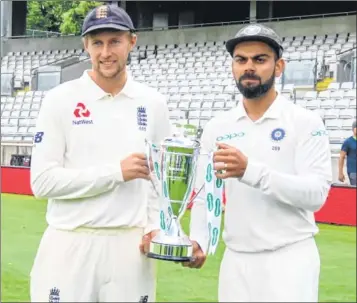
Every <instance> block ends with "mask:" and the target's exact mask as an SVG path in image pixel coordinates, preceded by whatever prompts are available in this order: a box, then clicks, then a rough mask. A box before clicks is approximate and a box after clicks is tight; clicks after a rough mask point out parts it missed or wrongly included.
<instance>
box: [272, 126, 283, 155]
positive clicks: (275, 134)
mask: <svg viewBox="0 0 357 303" xmlns="http://www.w3.org/2000/svg"><path fill="white" fill-rule="evenodd" d="M285 137H286V131H285V129H283V128H281V127H278V128H275V129H273V131H272V132H271V134H270V138H271V140H272V141H273V143H274V145H273V146H272V150H275V151H279V150H280V144H279V143H280V142H281V141H282V140H284V139H285Z"/></svg>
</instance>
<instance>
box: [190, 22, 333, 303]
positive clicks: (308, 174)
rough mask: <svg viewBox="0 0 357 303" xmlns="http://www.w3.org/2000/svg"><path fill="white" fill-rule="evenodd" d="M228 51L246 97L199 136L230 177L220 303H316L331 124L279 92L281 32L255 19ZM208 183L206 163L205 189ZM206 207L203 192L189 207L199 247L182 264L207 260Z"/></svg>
mask: <svg viewBox="0 0 357 303" xmlns="http://www.w3.org/2000/svg"><path fill="white" fill-rule="evenodd" d="M226 48H227V50H228V52H229V53H230V54H231V56H232V58H233V62H232V69H233V75H234V78H235V80H236V82H237V87H238V89H239V90H240V92H241V93H242V95H243V96H242V98H241V100H240V101H239V103H238V105H237V107H236V108H233V109H232V110H230V111H228V112H225V113H223V114H222V115H220V116H217V117H215V118H213V119H212V120H211V121H210V122H208V124H207V125H206V126H205V128H204V131H203V134H202V138H201V144H202V152H203V153H206V152H209V151H211V150H213V149H214V148H215V147H218V148H219V149H218V150H217V151H216V152H215V153H214V163H215V165H214V168H215V169H216V170H217V173H216V176H217V177H218V178H221V179H224V180H225V191H226V207H225V220H224V231H223V240H224V242H225V244H226V250H225V253H224V257H223V260H222V262H221V267H220V274H219V286H218V297H219V301H220V302H283V301H284V302H317V301H318V286H319V273H320V258H319V252H318V249H317V247H316V244H315V240H314V235H315V234H316V233H317V232H318V228H317V226H316V224H315V220H314V212H315V211H317V210H318V209H320V208H321V207H322V205H323V204H324V202H325V200H326V198H327V195H328V192H329V189H330V184H331V179H332V169H331V155H330V149H329V138H328V136H327V133H326V130H325V127H324V124H323V121H322V119H321V118H320V117H319V115H317V114H315V113H313V112H312V111H309V110H306V109H304V108H301V107H299V106H297V105H295V104H293V102H292V101H290V100H288V99H286V98H285V97H284V96H282V95H281V94H280V93H277V92H276V90H275V88H274V80H275V77H279V76H281V74H282V72H283V70H284V61H283V60H282V59H281V56H282V47H281V40H280V38H279V37H278V36H277V35H276V33H275V32H273V31H272V30H271V29H269V28H267V27H265V26H263V25H260V24H256V25H249V26H247V27H245V28H243V29H242V30H241V31H239V32H238V34H237V35H236V37H235V38H234V39H232V40H230V41H228V42H227V44H226ZM201 159H204V158H203V157H202V158H201ZM201 162H202V160H201ZM200 165H204V163H201V164H200ZM219 170H223V171H221V172H219ZM203 183H204V169H203V168H202V167H201V168H199V169H198V175H197V187H199V186H200V185H202V184H203ZM205 207H206V206H205V192H204V190H203V191H201V193H200V195H199V198H198V199H197V200H196V201H195V203H194V204H193V208H192V213H191V227H190V229H191V232H190V237H191V239H192V241H194V243H198V244H199V249H196V252H195V253H196V259H195V260H194V261H193V262H191V263H189V264H184V265H186V266H189V267H195V268H199V267H201V266H202V265H203V263H204V261H205V254H206V251H207V246H208V243H209V241H210V239H208V233H207V226H206V224H207V223H206V210H205Z"/></svg>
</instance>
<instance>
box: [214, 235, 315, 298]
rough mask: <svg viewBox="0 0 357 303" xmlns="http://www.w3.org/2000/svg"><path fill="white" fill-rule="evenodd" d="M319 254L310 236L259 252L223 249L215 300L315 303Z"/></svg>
mask: <svg viewBox="0 0 357 303" xmlns="http://www.w3.org/2000/svg"><path fill="white" fill-rule="evenodd" d="M319 275H320V257H319V252H318V249H317V246H316V243H315V239H314V238H309V239H307V240H303V241H301V242H298V243H294V244H292V245H289V246H286V247H283V248H280V249H278V250H275V251H269V252H268V251H267V252H259V253H240V252H239V253H238V252H234V251H232V250H230V249H229V248H226V251H225V253H224V256H223V260H222V263H221V268H220V274H219V286H218V298H219V302H318V288H319Z"/></svg>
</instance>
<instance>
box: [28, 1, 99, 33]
mask: <svg viewBox="0 0 357 303" xmlns="http://www.w3.org/2000/svg"><path fill="white" fill-rule="evenodd" d="M101 4H103V2H98V1H58V0H57V1H33V0H31V1H28V3H27V20H26V25H27V29H34V30H42V31H51V32H60V33H62V34H76V35H77V34H79V33H80V31H81V26H82V22H83V20H84V17H85V15H86V14H87V13H88V12H89V11H90V10H91V9H93V8H94V7H96V6H99V5H101Z"/></svg>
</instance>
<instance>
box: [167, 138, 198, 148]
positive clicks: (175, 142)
mask: <svg viewBox="0 0 357 303" xmlns="http://www.w3.org/2000/svg"><path fill="white" fill-rule="evenodd" d="M162 146H165V147H183V148H193V149H197V148H199V147H200V142H199V141H198V140H197V139H192V138H187V137H183V136H179V137H176V136H174V137H167V138H165V139H164V141H163V142H162Z"/></svg>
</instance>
